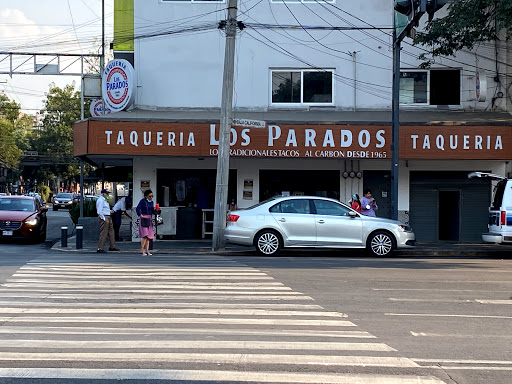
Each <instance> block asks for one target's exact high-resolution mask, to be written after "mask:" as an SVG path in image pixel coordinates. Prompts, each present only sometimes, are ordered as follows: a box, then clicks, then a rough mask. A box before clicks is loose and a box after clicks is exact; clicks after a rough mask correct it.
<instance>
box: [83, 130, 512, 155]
mask: <svg viewBox="0 0 512 384" xmlns="http://www.w3.org/2000/svg"><path fill="white" fill-rule="evenodd" d="M77 129H83V125H78V124H77V126H75V130H77ZM75 136H76V137H79V136H80V135H77V132H75ZM218 139H219V125H218V124H204V123H161V122H121V121H109V122H106V121H88V122H87V153H88V154H123V155H159V156H200V157H204V156H217V154H218V145H219V141H218ZM390 144H391V127H390V126H377V125H353V126H347V125H299V124H297V125H293V124H268V125H267V126H266V127H265V128H244V127H232V128H231V156H234V157H273V158H281V157H286V158H290V157H297V158H298V157H301V158H350V159H355V158H357V159H387V158H390V156H391V152H390ZM83 147H84V146H83V145H82V146H80V145H78V144H76V143H75V155H76V156H78V155H82V154H84V153H77V152H78V151H80V150H82V151H83V150H84V148H83ZM510 153H512V127H508V126H505V127H495V126H490V127H482V126H457V127H454V126H414V127H413V126H401V127H400V157H401V158H410V159H414V158H422V159H443V158H446V159H507V158H510Z"/></svg>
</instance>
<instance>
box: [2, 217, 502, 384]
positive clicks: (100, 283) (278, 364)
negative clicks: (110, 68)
mask: <svg viewBox="0 0 512 384" xmlns="http://www.w3.org/2000/svg"><path fill="white" fill-rule="evenodd" d="M66 215H67V212H62V213H61V212H60V211H59V212H51V213H50V218H51V222H52V223H53V225H52V226H51V227H58V225H57V224H56V223H57V222H58V223H63V222H64V221H65V220H66ZM59 225H60V224H59ZM59 228H60V227H58V228H56V229H57V232H56V234H57V235H52V236H49V237H48V238H49V239H50V238H52V237H53V238H55V239H57V238H59V237H60V229H59ZM326 255H327V256H326ZM331 255H332V254H331ZM331 255H329V254H324V253H320V252H315V253H314V254H313V256H312V255H307V254H305V253H301V254H300V255H297V254H294V253H288V254H285V255H283V256H281V257H276V258H264V257H256V256H251V257H247V256H227V257H223V256H219V255H180V254H178V253H176V254H170V255H160V256H157V255H155V256H153V257H151V258H143V257H141V256H137V255H131V254H130V255H128V254H116V253H108V254H104V255H97V254H87V255H85V254H84V255H80V254H76V253H73V254H69V253H62V252H55V251H51V250H50V249H48V247H47V245H46V244H33V245H23V244H15V243H14V244H13V243H8V244H0V263H1V265H2V268H1V273H0V283H1V284H2V285H1V286H0V319H1V321H0V383H2V384H3V383H16V384H20V383H45V384H50V383H52V384H54V383H56V384H60V383H74V384H75V383H76V384H78V383H95V384H98V383H113V382H114V381H117V380H123V382H125V383H130V384H131V383H148V382H150V383H154V382H158V383H165V382H169V383H170V382H173V383H176V382H186V383H190V382H193V383H205V382H206V383H210V382H211V383H213V382H217V383H228V382H261V383H299V382H300V383H350V384H360V383H365V384H376V383H379V384H402V383H407V384H411V383H429V384H440V383H457V384H477V383H485V384H489V383H493V384H508V383H510V382H511V380H510V377H511V373H512V300H511V299H512V297H511V290H512V278H511V276H512V259H510V258H509V259H505V260H501V259H486V258H457V257H451V258H426V257H400V258H389V259H375V258H369V257H363V256H351V255H350V254H344V256H341V257H340V256H331Z"/></svg>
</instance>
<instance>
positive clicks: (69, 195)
mask: <svg viewBox="0 0 512 384" xmlns="http://www.w3.org/2000/svg"><path fill="white" fill-rule="evenodd" d="M55 198H56V199H72V198H73V194H72V193H58V194H57V195H56V196H55Z"/></svg>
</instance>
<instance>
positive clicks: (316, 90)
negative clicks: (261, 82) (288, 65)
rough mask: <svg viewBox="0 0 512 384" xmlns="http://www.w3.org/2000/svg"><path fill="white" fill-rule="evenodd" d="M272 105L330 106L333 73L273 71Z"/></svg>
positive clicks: (326, 71)
mask: <svg viewBox="0 0 512 384" xmlns="http://www.w3.org/2000/svg"><path fill="white" fill-rule="evenodd" d="M271 75H272V76H271V77H272V104H332V103H333V81H332V77H333V71H332V70H323V71H313V70H273V71H272V73H271Z"/></svg>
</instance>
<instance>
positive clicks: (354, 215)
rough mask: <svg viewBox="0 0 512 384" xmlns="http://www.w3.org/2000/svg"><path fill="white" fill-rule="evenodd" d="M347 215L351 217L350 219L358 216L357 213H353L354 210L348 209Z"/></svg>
mask: <svg viewBox="0 0 512 384" xmlns="http://www.w3.org/2000/svg"><path fill="white" fill-rule="evenodd" d="M348 216H349V217H350V218H351V219H355V218H356V217H358V214H357V213H355V212H354V211H350V212H349V213H348Z"/></svg>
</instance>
